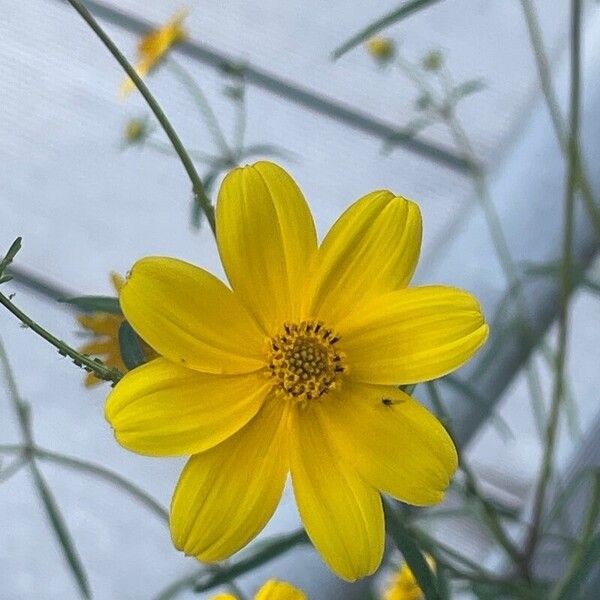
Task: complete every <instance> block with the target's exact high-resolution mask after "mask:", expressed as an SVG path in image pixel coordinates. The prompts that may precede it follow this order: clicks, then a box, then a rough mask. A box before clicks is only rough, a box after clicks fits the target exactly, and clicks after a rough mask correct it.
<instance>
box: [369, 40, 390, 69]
mask: <svg viewBox="0 0 600 600" xmlns="http://www.w3.org/2000/svg"><path fill="white" fill-rule="evenodd" d="M366 46H367V51H368V52H369V54H370V55H371V56H372V57H373V58H375V59H376V60H378V61H380V62H382V63H386V62H389V61H390V60H392V58H394V55H395V54H396V45H395V44H394V42H393V41H392V40H391V39H390V38H386V37H380V36H377V37H373V38H371V39H370V40H369V41H368V42H367V43H366Z"/></svg>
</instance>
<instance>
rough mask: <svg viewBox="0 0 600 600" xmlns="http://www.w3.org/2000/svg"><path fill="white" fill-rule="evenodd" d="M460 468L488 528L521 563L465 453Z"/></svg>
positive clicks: (432, 389)
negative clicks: (480, 487) (481, 488)
mask: <svg viewBox="0 0 600 600" xmlns="http://www.w3.org/2000/svg"><path fill="white" fill-rule="evenodd" d="M426 385H427V389H428V391H429V397H430V398H431V402H432V404H433V406H434V408H435V410H436V412H437V413H438V414H439V415H440V417H441V418H442V419H444V420H445V421H446V422H447V423H449V417H448V414H447V412H446V409H445V407H444V405H443V403H442V399H441V398H440V395H439V393H438V391H437V388H436V386H435V383H434V382H433V381H429V382H427V384H426ZM447 427H448V428H449V425H447ZM449 433H450V435H452V431H450V428H449ZM460 468H461V470H462V472H463V474H464V476H465V480H466V481H465V483H466V487H467V490H468V491H469V492H470V493H471V494H473V495H474V496H475V498H477V500H478V501H479V503H480V504H481V508H482V510H483V516H484V519H485V523H486V525H487V527H488V529H489V530H490V532H491V533H492V535H493V536H494V537H495V538H496V540H497V541H498V543H499V544H500V546H501V547H502V549H503V550H504V551H505V552H506V554H507V556H508V557H509V558H510V559H511V560H512V561H513V562H514V563H515V564H519V563H520V561H521V555H520V554H519V552H518V550H517V548H516V547H515V545H514V543H513V542H512V540H511V539H510V538H509V537H508V534H507V533H506V531H505V530H504V527H503V526H502V523H501V522H500V519H499V518H498V515H497V514H496V510H495V508H494V507H493V506H492V505H491V504H490V503H489V502H488V501H487V499H486V498H485V497H484V496H483V494H482V493H481V490H480V489H479V486H478V484H477V478H476V477H475V473H473V471H472V469H471V467H470V465H469V463H468V462H467V460H466V459H465V457H464V455H463V454H461V455H460Z"/></svg>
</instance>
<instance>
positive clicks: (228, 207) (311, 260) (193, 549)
mask: <svg viewBox="0 0 600 600" xmlns="http://www.w3.org/2000/svg"><path fill="white" fill-rule="evenodd" d="M216 219H217V242H218V246H219V251H220V255H221V260H222V262H223V265H224V268H225V271H226V273H227V277H228V279H229V283H230V286H231V287H227V286H226V285H225V284H224V283H222V282H221V281H220V280H219V279H217V278H216V277H214V276H213V275H211V274H210V273H208V272H207V271H204V270H203V269H200V268H197V267H194V266H192V265H190V264H188V263H185V262H182V261H179V260H176V259H172V258H159V257H151V258H144V259H142V260H140V261H139V262H137V263H136V264H135V265H134V267H133V269H132V271H131V274H130V277H129V279H128V281H127V283H126V284H125V286H124V287H123V289H122V291H121V295H120V299H121V307H122V309H123V312H124V314H125V316H126V317H127V320H128V321H129V322H130V323H131V325H132V326H133V327H134V329H135V330H136V331H137V332H138V334H139V335H140V336H141V337H142V338H143V339H144V340H145V341H146V342H147V343H148V344H149V345H151V346H152V347H153V348H155V349H156V350H157V351H158V353H159V354H160V355H161V356H162V357H163V358H159V359H157V360H153V361H151V362H150V363H148V364H146V365H143V366H141V367H140V368H138V369H135V370H133V371H132V372H130V373H128V374H127V375H126V376H125V377H124V378H123V379H122V380H121V382H120V383H119V384H118V385H117V386H116V387H115V388H114V390H113V392H112V393H111V395H110V396H109V398H108V401H107V405H106V417H107V419H108V420H109V421H110V423H111V424H112V426H113V428H114V430H115V435H116V437H117V439H118V441H119V442H120V443H121V444H123V445H124V446H125V447H127V448H129V449H131V450H134V451H136V452H139V453H142V454H148V455H153V456H173V455H192V457H191V459H190V460H189V462H188V463H187V465H186V467H185V469H184V471H183V473H182V475H181V478H180V480H179V483H178V485H177V488H176V490H175V494H174V497H173V502H172V505H171V532H172V537H173V541H174V543H175V545H176V547H177V548H179V549H181V550H183V551H184V552H185V553H186V554H189V555H193V556H196V557H198V558H199V559H200V560H203V561H208V562H211V561H219V560H222V559H224V558H226V557H228V556H230V555H231V554H233V553H234V552H236V551H237V550H239V549H240V548H242V547H243V546H244V545H246V544H247V543H248V542H249V541H250V540H252V539H253V538H254V537H255V536H256V535H257V534H258V532H259V531H260V530H261V529H262V528H263V527H264V526H265V524H266V523H267V521H268V520H269V518H270V517H271V515H272V514H273V512H274V510H275V508H276V506H277V504H278V502H279V500H280V498H281V494H282V491H283V487H284V484H285V481H286V478H287V476H288V473H290V472H291V477H292V484H293V488H294V493H295V496H296V501H297V503H298V507H299V510H300V514H301V517H302V520H303V522H304V526H305V527H306V531H307V533H308V535H309V537H310V539H311V540H312V542H313V543H314V545H315V546H316V547H317V549H318V550H319V552H320V553H321V555H322V556H323V558H324V560H325V561H326V562H327V563H328V564H329V566H330V567H331V568H332V569H333V570H334V571H335V572H336V573H337V574H338V575H340V576H341V577H343V578H345V579H347V580H355V579H357V578H358V577H361V576H363V575H366V574H370V573H372V572H374V571H375V569H376V568H377V567H378V565H379V563H380V561H381V557H382V552H383V544H384V519H383V510H382V503H381V497H380V491H382V492H385V493H386V494H389V495H391V496H393V497H394V498H398V499H400V500H402V501H404V502H408V503H411V504H416V505H429V504H434V503H436V502H439V501H440V500H442V498H443V496H444V492H445V490H446V488H447V486H448V484H449V481H450V478H451V477H452V475H453V473H454V471H455V469H456V466H457V455H456V450H455V447H454V444H453V443H452V440H451V439H450V437H449V435H448V434H447V433H446V431H445V429H444V428H443V426H442V425H441V424H440V422H439V421H438V420H437V419H436V418H435V417H434V416H433V415H432V414H431V413H429V412H428V411H427V410H426V409H425V408H424V407H423V406H421V404H420V403H419V402H416V401H415V400H413V399H412V398H411V397H410V396H408V395H407V394H405V393H403V392H401V391H400V390H399V389H398V388H397V387H396V385H398V384H412V383H416V382H419V381H424V380H429V379H433V378H436V377H440V376H441V375H445V374H446V373H449V372H450V371H452V370H453V369H456V368H457V367H459V366H460V365H462V364H463V363H464V362H465V361H466V360H468V359H469V357H471V356H472V355H473V354H474V352H475V351H476V350H477V349H478V348H479V347H480V346H481V345H482V344H483V343H484V341H485V339H486V337H487V333H488V327H487V325H486V324H485V321H484V318H483V316H482V314H481V310H480V307H479V304H478V302H477V301H476V300H475V298H473V297H472V296H471V295H469V294H468V293H466V292H464V291H461V290H458V289H455V288H449V287H441V286H430V287H417V288H412V289H409V288H407V287H406V286H407V284H408V282H409V281H410V279H411V276H412V274H413V271H414V270H415V266H416V264H417V259H418V256H419V251H420V245H421V216H420V212H419V208H418V207H417V205H416V204H414V203H413V202H410V201H409V200H406V199H405V198H402V197H399V196H394V194H392V193H391V192H388V191H377V192H373V193H371V194H368V195H367V196H365V197H363V198H361V199H360V200H358V201H357V202H356V203H354V204H353V205H352V206H351V207H350V208H349V209H348V210H347V211H346V212H345V213H344V214H343V215H342V216H341V217H340V218H339V220H338V221H337V222H336V223H335V225H334V226H333V228H332V229H331V231H330V232H329V233H328V234H327V236H326V237H325V239H324V240H323V242H322V244H321V246H320V247H319V246H318V245H317V237H316V233H315V227H314V223H313V220H312V216H311V214H310V211H309V209H308V206H307V204H306V201H305V200H304V197H303V196H302V193H301V192H300V190H299V189H298V187H297V186H296V184H295V182H294V181H293V180H292V179H291V177H290V176H289V175H288V174H287V173H286V172H285V171H284V170H283V169H281V168H280V167H278V166H276V165H274V164H272V163H268V162H260V163H257V164H256V165H254V166H248V167H244V168H239V169H235V170H234V171H232V172H231V173H229V175H228V176H227V177H226V178H225V180H224V182H223V184H222V186H221V190H220V192H219V197H218V202H217V210H216Z"/></svg>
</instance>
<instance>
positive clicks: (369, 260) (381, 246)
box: [305, 191, 422, 327]
mask: <svg viewBox="0 0 600 600" xmlns="http://www.w3.org/2000/svg"><path fill="white" fill-rule="evenodd" d="M421 235H422V225H421V212H420V211H419V207H418V206H417V205H416V204H415V203H414V202H411V201H409V200H406V198H402V197H401V196H394V195H393V194H392V193H391V192H388V191H378V192H373V193H371V194H368V195H367V196H364V197H363V198H361V199H360V200H358V201H357V202H355V203H354V204H353V205H352V206H351V207H350V208H349V209H348V210H346V212H345V213H344V214H343V215H342V216H341V217H340V218H339V219H338V221H337V222H336V223H335V225H334V226H333V227H332V228H331V231H330V232H329V233H328V234H327V236H326V237H325V239H324V240H323V244H322V245H321V247H320V248H319V252H318V255H317V258H316V267H315V273H314V278H313V279H312V281H311V284H310V295H311V297H312V300H311V301H310V304H309V305H308V307H307V309H306V311H305V312H306V315H308V316H310V317H317V316H318V318H320V319H323V320H324V321H325V322H326V323H329V324H331V325H332V326H334V327H335V326H337V325H336V323H337V321H338V320H339V319H340V318H341V317H343V316H344V315H346V314H347V313H348V311H349V310H350V309H351V308H352V307H353V306H356V305H358V304H360V303H362V302H364V301H365V300H368V299H369V298H371V297H373V296H376V295H380V294H382V293H385V292H390V291H392V290H396V289H399V288H403V287H405V286H406V285H407V284H408V282H409V281H410V279H411V277H412V275H413V272H414V270H415V267H416V265H417V261H418V259H419V253H420V250H421Z"/></svg>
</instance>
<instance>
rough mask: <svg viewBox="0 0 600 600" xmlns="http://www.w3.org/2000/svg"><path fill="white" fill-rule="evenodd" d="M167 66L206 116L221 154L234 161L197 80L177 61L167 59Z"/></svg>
mask: <svg viewBox="0 0 600 600" xmlns="http://www.w3.org/2000/svg"><path fill="white" fill-rule="evenodd" d="M167 65H168V66H169V67H170V68H171V71H172V72H173V74H174V75H175V76H176V77H177V78H178V79H179V81H180V82H181V83H182V84H183V86H184V87H185V88H186V90H187V91H188V92H189V94H190V96H191V97H192V98H193V99H194V102H195V103H196V105H197V106H198V108H199V109H200V112H201V113H202V114H203V115H204V121H205V123H206V126H207V127H208V130H209V131H210V133H211V135H212V137H213V140H214V141H215V144H216V145H217V146H218V147H219V149H220V151H221V154H222V155H223V157H225V158H229V159H230V160H232V152H231V148H229V144H228V143H227V139H226V138H225V134H224V133H223V130H222V129H221V125H220V124H219V120H218V119H217V116H216V115H215V113H214V111H213V109H212V107H211V105H210V103H209V101H208V98H207V97H206V95H205V94H204V92H203V91H202V88H201V87H200V86H199V85H198V84H197V83H196V80H195V79H194V78H193V77H192V76H191V75H190V74H189V73H188V71H187V69H185V68H184V67H182V66H181V65H180V64H179V63H178V62H177V61H175V60H173V59H172V58H169V59H167Z"/></svg>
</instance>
